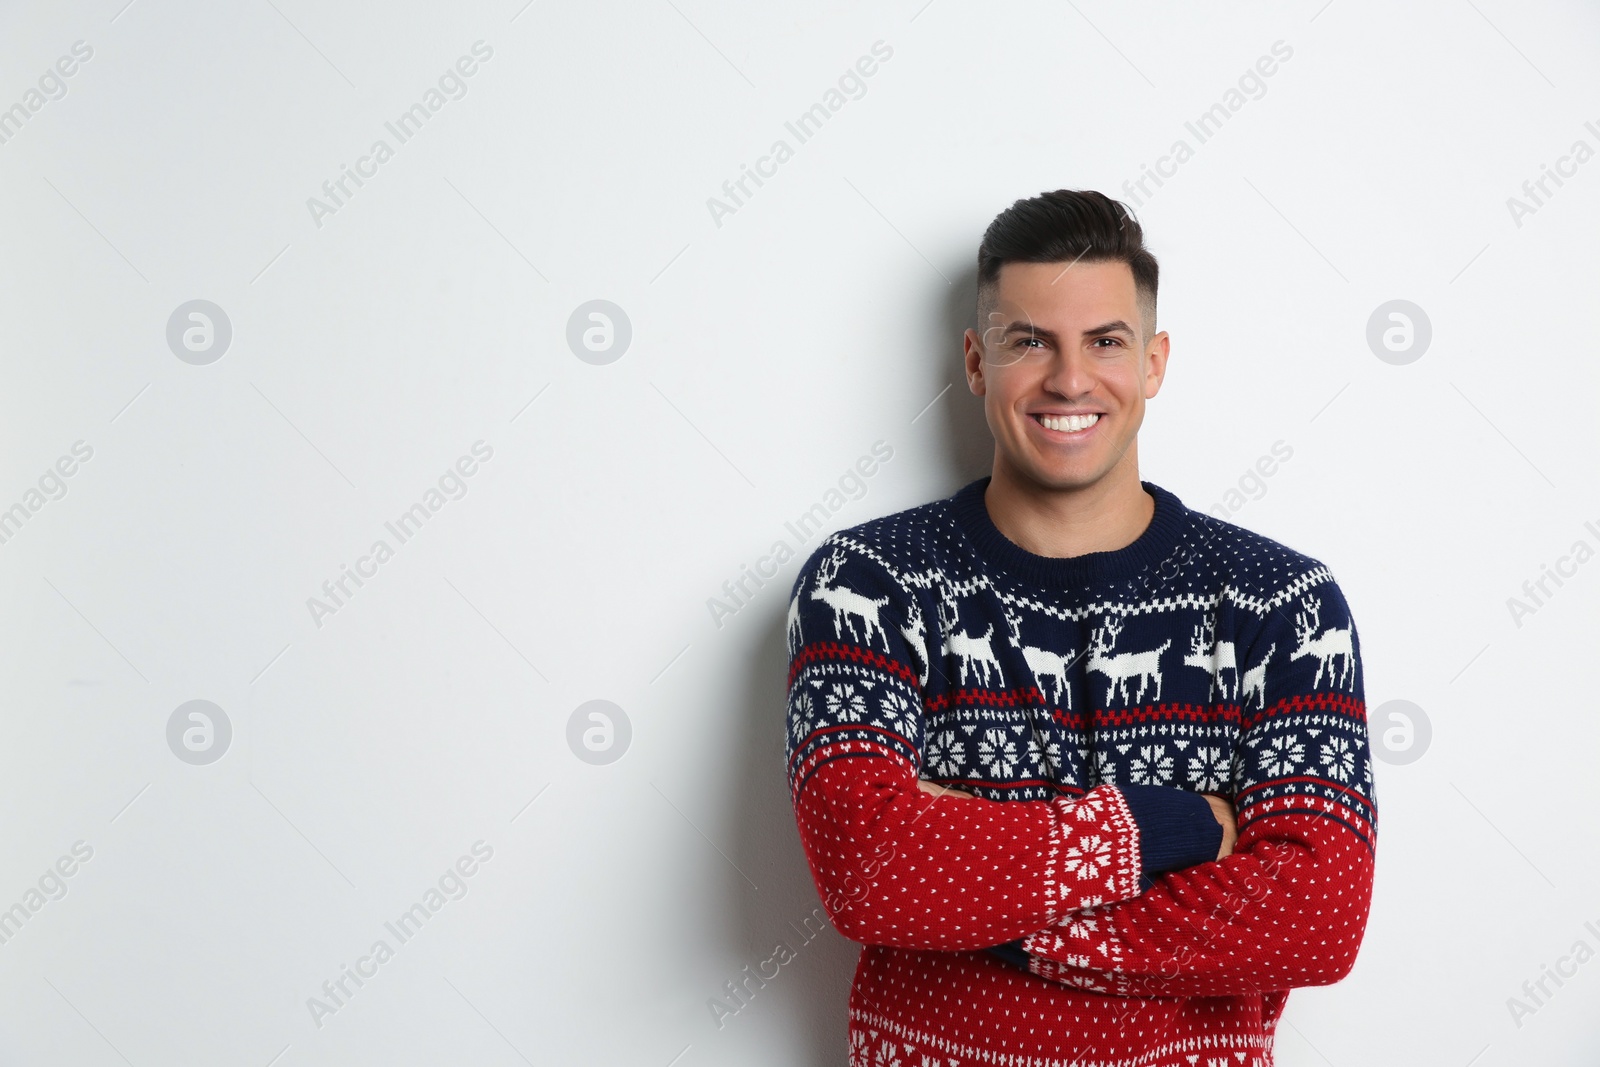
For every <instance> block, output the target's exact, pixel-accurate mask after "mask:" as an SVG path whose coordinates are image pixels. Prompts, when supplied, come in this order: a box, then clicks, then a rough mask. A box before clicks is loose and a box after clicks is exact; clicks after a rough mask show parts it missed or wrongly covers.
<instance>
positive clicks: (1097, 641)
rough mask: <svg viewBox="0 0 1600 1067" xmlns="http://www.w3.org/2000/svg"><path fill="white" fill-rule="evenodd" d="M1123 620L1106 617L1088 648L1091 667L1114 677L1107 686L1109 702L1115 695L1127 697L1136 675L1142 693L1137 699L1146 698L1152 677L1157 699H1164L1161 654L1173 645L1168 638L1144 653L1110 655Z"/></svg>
mask: <svg viewBox="0 0 1600 1067" xmlns="http://www.w3.org/2000/svg"><path fill="white" fill-rule="evenodd" d="M1122 627H1123V622H1122V620H1121V619H1114V618H1109V617H1108V618H1107V619H1106V622H1105V625H1104V626H1102V627H1100V628H1099V629H1097V630H1095V631H1094V634H1093V636H1092V637H1091V639H1090V640H1091V641H1092V645H1091V647H1090V651H1089V669H1090V670H1091V671H1098V672H1100V673H1101V674H1103V675H1105V676H1106V677H1107V678H1109V679H1111V684H1110V685H1108V686H1107V687H1106V703H1107V704H1109V703H1111V699H1112V695H1113V694H1115V693H1122V694H1123V699H1124V700H1127V699H1128V697H1127V683H1128V679H1130V678H1132V677H1133V676H1134V675H1138V676H1139V695H1138V696H1136V697H1134V698H1133V700H1134V701H1135V702H1137V701H1140V700H1143V699H1144V691H1145V686H1146V684H1147V683H1149V682H1150V681H1151V680H1152V679H1153V680H1154V682H1155V687H1156V699H1157V700H1160V699H1161V654H1162V653H1163V652H1165V651H1166V650H1167V649H1168V648H1170V647H1172V639H1171V638H1170V637H1169V638H1167V640H1165V641H1163V642H1162V643H1161V644H1160V645H1158V646H1156V647H1155V648H1152V649H1148V650H1146V651H1144V652H1121V653H1118V654H1117V655H1115V656H1112V655H1109V653H1110V652H1111V646H1112V645H1114V644H1115V643H1116V640H1117V635H1118V634H1120V633H1121V632H1122Z"/></svg>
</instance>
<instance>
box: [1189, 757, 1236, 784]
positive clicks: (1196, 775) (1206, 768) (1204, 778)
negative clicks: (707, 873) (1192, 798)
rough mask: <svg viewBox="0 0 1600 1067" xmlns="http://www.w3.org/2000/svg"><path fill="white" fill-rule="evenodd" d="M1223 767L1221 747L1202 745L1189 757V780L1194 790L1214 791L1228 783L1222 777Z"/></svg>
mask: <svg viewBox="0 0 1600 1067" xmlns="http://www.w3.org/2000/svg"><path fill="white" fill-rule="evenodd" d="M1224 773H1225V767H1224V763H1223V759H1222V749H1220V748H1208V747H1205V746H1202V747H1200V748H1197V749H1195V750H1194V755H1192V756H1190V757H1189V780H1190V781H1191V782H1193V783H1194V788H1195V789H1196V791H1198V792H1201V793H1214V792H1216V791H1218V790H1220V789H1222V788H1223V787H1224V786H1225V785H1227V784H1228V783H1227V782H1226V781H1225V780H1224V779H1223V774H1224Z"/></svg>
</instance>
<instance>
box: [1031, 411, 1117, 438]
mask: <svg viewBox="0 0 1600 1067" xmlns="http://www.w3.org/2000/svg"><path fill="white" fill-rule="evenodd" d="M1031 417H1032V419H1033V421H1035V422H1037V423H1038V424H1039V425H1040V426H1043V427H1044V428H1045V429H1047V430H1049V431H1051V432H1052V434H1059V435H1061V436H1062V437H1078V436H1081V435H1084V434H1087V433H1088V432H1089V431H1090V430H1091V429H1093V428H1094V427H1095V426H1096V425H1098V424H1099V422H1100V415H1099V414H1098V413H1096V414H1093V415H1033V416H1031Z"/></svg>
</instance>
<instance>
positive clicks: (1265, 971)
mask: <svg viewBox="0 0 1600 1067" xmlns="http://www.w3.org/2000/svg"><path fill="white" fill-rule="evenodd" d="M989 480H990V479H989V478H987V477H985V478H981V479H979V480H977V481H975V482H972V483H970V484H969V485H967V486H965V487H964V488H962V489H961V490H959V491H958V492H956V493H955V494H953V495H952V496H950V497H948V498H946V499H943V500H937V501H934V502H931V503H928V504H924V505H922V506H919V507H914V508H911V509H908V510H905V511H901V512H898V513H895V514H892V515H888V516H885V517H882V518H878V519H874V520H872V521H869V522H865V523H862V524H860V525H857V526H854V527H851V528H849V529H846V530H841V531H839V532H837V533H834V534H831V535H830V536H828V537H827V538H826V539H825V540H824V541H823V542H821V543H820V544H819V545H818V547H817V548H816V550H815V551H814V552H812V553H811V555H810V557H809V558H808V559H807V560H806V562H805V563H804V564H803V565H802V567H801V569H800V573H799V575H798V577H797V578H796V580H795V583H794V585H793V587H792V590H791V597H790V602H789V612H788V624H787V642H788V655H789V669H788V682H787V685H788V689H787V714H786V720H787V732H786V742H785V749H786V756H787V772H788V781H789V788H790V797H791V801H792V803H793V807H794V813H795V819H796V822H797V825H798V827H799V831H800V839H801V843H802V846H803V849H804V852H805V855H806V860H807V863H808V865H809V868H810V871H811V874H812V877H813V879H814V881H815V883H816V887H817V890H818V892H819V894H820V895H821V897H822V901H823V906H824V908H825V909H826V911H827V913H828V914H829V916H830V918H831V920H832V922H833V923H834V925H835V927H836V929H838V931H839V932H840V933H841V934H843V935H844V936H845V937H847V938H849V939H851V940H853V941H858V942H860V943H861V944H862V945H863V946H864V947H863V949H862V951H861V954H860V956H859V959H858V962H857V965H856V969H855V975H854V980H853V982H852V985H851V989H850V997H849V1012H848V1025H847V1032H848V1042H849V1055H850V1060H849V1062H850V1063H851V1064H852V1065H853V1067H855V1065H861V1067H865V1065H868V1064H871V1065H873V1067H929V1065H934V1064H937V1065H938V1067H968V1065H992V1067H1133V1065H1135V1064H1137V1065H1138V1067H1168V1065H1171V1067H1220V1065H1222V1064H1226V1065H1227V1067H1271V1064H1272V1063H1273V1055H1272V1048H1273V1037H1274V1032H1275V1029H1276V1026H1277V1023H1278V1020H1279V1019H1280V1017H1281V1015H1282V1012H1283V1008H1284V1004H1285V1001H1286V998H1287V996H1288V991H1289V990H1290V989H1292V988H1294V987H1298V986H1309V985H1325V984H1329V983H1332V982H1336V981H1338V980H1339V979H1341V978H1343V977H1344V976H1345V975H1346V974H1347V973H1349V971H1350V969H1351V967H1352V966H1353V964H1354V961H1355V957H1356V952H1357V948H1358V946H1359V944H1360V941H1361V937H1362V934H1363V932H1364V930H1365V928H1366V920H1367V911H1368V906H1369V904H1370V900H1371V893H1372V877H1373V862H1374V856H1375V846H1376V840H1377V838H1376V832H1377V809H1376V806H1375V801H1376V798H1375V795H1374V790H1373V777H1372V763H1371V754H1370V748H1369V744H1368V737H1367V724H1366V707H1365V699H1364V693H1363V681H1362V668H1361V659H1360V642H1359V640H1358V638H1357V634H1356V628H1355V623H1354V620H1353V618H1352V617H1351V613H1350V609H1349V606H1348V605H1347V604H1346V602H1345V599H1344V597H1343V595H1342V594H1341V593H1340V590H1339V587H1338V585H1337V584H1335V582H1334V578H1333V575H1332V574H1331V573H1330V571H1329V569H1328V568H1327V567H1326V566H1324V565H1323V564H1322V563H1321V562H1319V561H1318V560H1316V559H1314V558H1311V557H1309V556H1306V555H1303V554H1301V553H1300V552H1297V551H1295V550H1293V549H1290V548H1288V547H1287V546H1285V545H1283V544H1280V543H1279V542H1276V541H1274V540H1271V539H1269V538H1267V537H1264V536H1261V535H1259V534H1256V533H1253V532H1251V531H1249V530H1246V529H1244V528H1242V527H1240V526H1237V525H1234V524H1232V523H1229V522H1226V521H1223V520H1221V519H1218V518H1215V517H1213V516H1210V515H1207V514H1204V513H1201V512H1197V511H1194V510H1192V509H1190V508H1188V507H1186V506H1185V505H1184V504H1183V503H1182V501H1180V500H1179V499H1178V497H1177V496H1176V495H1174V494H1173V493H1171V492H1169V491H1167V490H1165V489H1163V488H1161V487H1159V486H1157V485H1154V484H1152V483H1150V482H1142V483H1141V484H1142V485H1143V487H1144V489H1145V491H1146V492H1148V493H1149V494H1150V495H1151V496H1152V497H1154V499H1155V511H1154V515H1153V517H1152V519H1151V521H1150V524H1149V526H1148V527H1147V528H1146V529H1145V531H1144V532H1143V533H1142V534H1141V535H1140V536H1139V537H1138V538H1137V539H1136V540H1134V541H1133V542H1132V543H1131V544H1129V545H1127V546H1125V547H1123V548H1121V549H1117V550H1114V551H1106V552H1092V553H1088V554H1085V555H1079V556H1072V557H1064V558H1058V557H1046V556H1039V555H1035V554H1033V553H1031V552H1028V551H1026V550H1025V549H1023V548H1021V547H1020V546H1018V545H1016V544H1015V543H1013V542H1012V541H1010V540H1009V539H1008V538H1006V537H1005V535H1003V534H1002V533H1001V532H1000V531H999V529H998V528H996V527H995V525H994V523H993V521H992V520H991V519H990V517H989V514H988V510H987V507H986V505H985V503H984V490H985V489H986V488H987V487H988V484H989ZM919 779H926V780H929V781H932V782H936V783H939V784H942V785H947V786H952V787H955V788H957V789H961V790H964V791H967V792H969V793H972V794H974V796H972V797H961V796H959V795H954V794H952V795H945V796H935V795H933V794H931V793H929V792H925V791H923V790H921V789H920V788H919V787H918V785H917V782H918V780H919ZM1206 792H1210V793H1218V794H1221V795H1223V796H1225V797H1228V798H1230V799H1231V800H1232V802H1233V803H1234V805H1235V808H1236V810H1237V813H1238V825H1239V837H1238V841H1237V843H1236V845H1235V847H1234V850H1233V852H1232V853H1231V854H1230V855H1228V856H1225V857H1223V858H1221V859H1217V858H1216V854H1217V852H1218V850H1219V849H1218V845H1219V843H1220V839H1221V833H1222V831H1221V827H1220V825H1219V824H1218V823H1217V822H1216V819H1215V816H1214V815H1212V814H1211V812H1210V809H1209V806H1208V804H1207V802H1206V800H1205V798H1204V797H1202V796H1200V794H1201V793H1206Z"/></svg>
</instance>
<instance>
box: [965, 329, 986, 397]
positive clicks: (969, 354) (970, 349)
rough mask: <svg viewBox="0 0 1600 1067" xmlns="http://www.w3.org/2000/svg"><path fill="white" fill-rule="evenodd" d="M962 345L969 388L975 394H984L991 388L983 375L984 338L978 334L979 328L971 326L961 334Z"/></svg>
mask: <svg viewBox="0 0 1600 1067" xmlns="http://www.w3.org/2000/svg"><path fill="white" fill-rule="evenodd" d="M961 347H962V353H963V358H964V361H965V363H966V371H967V388H968V389H970V390H971V391H972V395H973V396H983V395H984V394H985V393H986V392H988V388H989V385H988V382H986V381H985V380H984V377H983V368H984V362H983V338H982V337H980V336H979V335H978V331H977V330H974V329H970V328H969V329H968V330H967V332H966V333H964V334H962V335H961Z"/></svg>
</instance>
